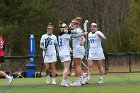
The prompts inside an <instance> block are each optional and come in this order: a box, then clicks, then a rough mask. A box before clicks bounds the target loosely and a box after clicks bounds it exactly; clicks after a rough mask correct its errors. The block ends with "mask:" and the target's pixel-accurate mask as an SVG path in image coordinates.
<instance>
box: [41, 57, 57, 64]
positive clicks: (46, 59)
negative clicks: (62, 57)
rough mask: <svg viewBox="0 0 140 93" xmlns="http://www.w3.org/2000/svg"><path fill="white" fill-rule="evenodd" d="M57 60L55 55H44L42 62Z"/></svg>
mask: <svg viewBox="0 0 140 93" xmlns="http://www.w3.org/2000/svg"><path fill="white" fill-rule="evenodd" d="M56 61H57V57H56V55H46V56H45V57H44V63H53V62H56Z"/></svg>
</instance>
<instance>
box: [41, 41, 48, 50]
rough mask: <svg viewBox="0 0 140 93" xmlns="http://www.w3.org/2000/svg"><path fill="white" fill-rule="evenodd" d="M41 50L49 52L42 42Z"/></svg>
mask: <svg viewBox="0 0 140 93" xmlns="http://www.w3.org/2000/svg"><path fill="white" fill-rule="evenodd" d="M40 48H41V49H42V50H47V48H45V47H44V43H42V42H40Z"/></svg>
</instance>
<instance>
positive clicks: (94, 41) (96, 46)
mask: <svg viewBox="0 0 140 93" xmlns="http://www.w3.org/2000/svg"><path fill="white" fill-rule="evenodd" d="M97 34H98V35H100V36H98V35H97ZM101 37H102V38H103V39H105V36H104V35H103V34H102V32H101V31H96V32H95V33H92V32H90V33H89V34H88V40H89V46H90V48H89V55H88V60H103V59H105V57H104V54H103V48H102V45H101V41H102V38H101Z"/></svg>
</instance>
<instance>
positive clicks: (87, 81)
mask: <svg viewBox="0 0 140 93" xmlns="http://www.w3.org/2000/svg"><path fill="white" fill-rule="evenodd" d="M89 83H90V77H89V76H87V77H86V84H89Z"/></svg>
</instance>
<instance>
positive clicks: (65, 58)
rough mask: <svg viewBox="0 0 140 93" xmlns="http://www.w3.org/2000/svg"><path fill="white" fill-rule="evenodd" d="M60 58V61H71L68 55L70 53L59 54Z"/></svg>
mask: <svg viewBox="0 0 140 93" xmlns="http://www.w3.org/2000/svg"><path fill="white" fill-rule="evenodd" d="M60 60H61V62H67V61H71V57H70V55H64V56H60Z"/></svg>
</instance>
